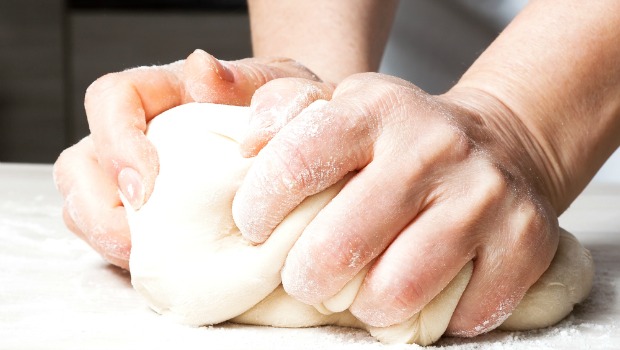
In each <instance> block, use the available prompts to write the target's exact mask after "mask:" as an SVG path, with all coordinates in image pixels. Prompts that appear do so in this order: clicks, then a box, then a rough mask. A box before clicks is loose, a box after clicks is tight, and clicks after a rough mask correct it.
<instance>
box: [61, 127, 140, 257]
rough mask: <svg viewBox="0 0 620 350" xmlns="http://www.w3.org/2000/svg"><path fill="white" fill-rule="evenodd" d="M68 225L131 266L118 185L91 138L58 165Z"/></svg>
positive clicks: (103, 251)
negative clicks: (106, 171)
mask: <svg viewBox="0 0 620 350" xmlns="http://www.w3.org/2000/svg"><path fill="white" fill-rule="evenodd" d="M54 175H55V176H54V177H55V180H56V184H57V187H58V189H59V191H60V192H61V194H62V195H63V197H64V198H65V203H64V210H63V217H64V218H65V222H66V223H67V226H68V228H69V229H70V230H71V231H72V232H74V233H76V235H77V236H78V237H80V238H82V239H84V240H85V241H86V242H88V244H90V245H91V246H92V247H93V248H94V249H95V251H97V252H98V253H100V254H101V255H102V256H103V257H104V258H105V259H106V260H107V261H109V262H110V263H112V264H114V265H117V266H120V267H122V268H125V269H128V267H129V266H128V262H129V253H130V249H131V239H130V234H129V227H128V225H127V219H126V217H125V208H124V207H123V206H122V205H121V203H120V199H119V197H118V192H117V191H116V185H115V184H114V183H113V182H112V181H110V180H109V179H108V177H107V176H105V174H104V173H103V171H102V170H101V168H100V167H99V165H98V163H97V160H96V158H95V156H94V146H93V144H92V140H91V139H90V138H85V139H83V140H82V141H80V142H79V143H78V144H77V145H75V146H73V147H71V148H69V149H67V150H66V151H64V152H63V153H62V154H61V156H60V157H59V159H58V161H57V162H56V164H55V166H54Z"/></svg>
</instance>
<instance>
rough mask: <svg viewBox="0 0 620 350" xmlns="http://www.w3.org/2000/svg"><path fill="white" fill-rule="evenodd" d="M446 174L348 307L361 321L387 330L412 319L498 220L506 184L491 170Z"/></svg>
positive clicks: (382, 256)
mask: <svg viewBox="0 0 620 350" xmlns="http://www.w3.org/2000/svg"><path fill="white" fill-rule="evenodd" d="M472 163H473V162H472ZM472 163H470V164H469V165H470V166H469V167H467V168H468V169H472V166H471V165H472ZM438 167H439V168H442V167H443V166H442V165H441V164H439V165H438ZM475 168H476V169H477V170H480V168H479V167H475ZM447 173H448V175H444V176H443V178H442V180H441V183H440V184H439V185H437V187H436V188H433V189H431V190H430V194H429V196H428V198H427V203H428V204H426V205H425V208H424V209H423V210H422V211H421V212H420V213H419V214H418V215H417V217H416V218H415V219H414V220H413V221H412V222H411V223H410V224H409V225H408V226H407V227H406V228H405V229H404V230H402V232H401V233H400V234H399V235H398V236H397V237H396V239H395V240H394V241H393V242H392V243H391V244H390V246H389V247H388V248H387V249H386V250H385V251H384V252H383V254H382V255H381V257H380V258H379V259H377V262H376V263H375V264H374V266H373V267H372V268H371V269H370V271H369V273H368V274H367V275H366V279H365V280H364V283H363V284H362V286H361V288H360V291H359V293H358V294H357V297H356V299H355V301H354V303H353V304H352V306H351V308H350V311H351V312H352V313H353V314H354V315H355V316H356V317H357V318H359V319H360V320H361V321H363V322H365V323H367V324H369V325H372V326H375V327H387V326H390V325H393V324H397V323H401V322H404V321H406V320H408V319H410V318H411V317H413V316H414V315H415V314H416V313H418V312H419V311H420V310H422V308H423V307H424V306H425V305H426V304H428V303H429V302H430V301H431V300H432V299H433V298H435V297H436V296H437V295H438V294H439V293H440V292H441V291H442V290H443V289H444V288H445V287H446V286H447V285H448V284H449V283H450V281H452V279H454V277H455V276H456V275H457V274H458V272H459V271H460V270H461V269H462V268H463V266H465V264H467V262H469V261H470V260H471V259H472V258H473V257H474V256H475V250H476V247H477V246H478V244H479V242H478V241H479V238H480V237H481V232H484V231H485V230H486V223H487V222H494V221H495V217H494V216H495V215H496V214H495V209H494V208H495V206H496V205H497V203H498V202H500V201H502V200H503V198H504V194H505V190H506V187H505V183H504V181H503V180H502V179H501V177H500V178H497V177H495V175H493V172H490V173H489V172H480V174H478V175H477V177H476V178H471V176H467V174H465V173H464V172H463V171H461V172H459V171H454V170H451V171H448V172H447ZM425 177H426V178H427V179H432V178H436V177H433V176H425ZM465 179H471V180H470V181H465ZM432 182H433V181H431V183H432ZM422 186H428V184H424V185H422Z"/></svg>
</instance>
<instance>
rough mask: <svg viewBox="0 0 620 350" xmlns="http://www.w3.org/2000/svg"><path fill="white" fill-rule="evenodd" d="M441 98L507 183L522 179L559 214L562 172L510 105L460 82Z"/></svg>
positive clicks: (529, 127) (560, 208)
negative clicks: (453, 107)
mask: <svg viewBox="0 0 620 350" xmlns="http://www.w3.org/2000/svg"><path fill="white" fill-rule="evenodd" d="M441 98H442V99H444V100H445V101H448V103H449V104H451V105H453V106H455V108H457V109H458V111H459V112H458V115H459V116H460V118H461V120H460V121H458V123H459V124H460V125H461V127H463V126H464V128H465V130H464V131H465V132H466V133H467V134H468V136H469V137H470V138H471V140H472V142H473V143H474V145H475V148H476V150H477V151H479V152H482V153H483V154H485V155H487V156H490V157H491V158H492V159H493V161H494V162H495V164H496V166H497V167H498V168H499V169H500V170H501V171H502V172H503V173H504V174H505V176H506V177H507V178H508V179H510V181H511V182H515V181H516V182H521V183H523V182H524V183H525V184H526V186H527V188H531V190H532V191H534V192H536V193H537V194H538V195H540V196H543V197H545V198H546V199H547V200H548V201H549V203H550V204H551V206H552V207H553V208H554V210H555V211H556V213H557V214H558V215H559V214H560V213H561V211H562V210H563V209H562V208H563V205H564V204H563V203H564V197H565V196H564V194H563V188H564V185H563V184H564V182H565V176H564V172H563V171H562V170H561V169H560V167H559V166H558V164H557V161H556V159H555V158H554V157H553V156H552V155H550V152H549V151H548V150H547V148H546V145H545V143H544V142H541V141H540V139H539V137H538V136H537V134H536V132H534V131H533V130H532V129H531V126H530V125H528V124H527V123H526V122H524V121H523V120H522V119H521V118H520V117H519V115H518V114H517V113H515V111H514V110H513V109H511V108H510V104H508V103H506V102H505V101H502V100H501V99H500V98H498V97H497V96H495V95H494V94H493V93H491V92H489V91H488V90H485V89H481V88H477V87H475V86H471V85H462V84H457V85H456V86H455V87H453V88H452V89H451V90H450V91H448V92H447V93H446V94H444V95H442V96H441Z"/></svg>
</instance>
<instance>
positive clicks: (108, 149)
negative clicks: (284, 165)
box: [55, 50, 318, 268]
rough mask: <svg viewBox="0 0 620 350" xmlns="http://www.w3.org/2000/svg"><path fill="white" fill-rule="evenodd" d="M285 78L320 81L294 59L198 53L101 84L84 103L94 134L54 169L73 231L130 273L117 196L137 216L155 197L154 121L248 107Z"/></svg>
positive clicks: (125, 232)
mask: <svg viewBox="0 0 620 350" xmlns="http://www.w3.org/2000/svg"><path fill="white" fill-rule="evenodd" d="M279 77H302V78H305V79H310V80H318V78H317V77H316V76H315V75H314V74H313V73H312V72H310V71H309V70H308V69H306V68H305V67H303V66H302V65H300V64H298V63H296V62H294V61H292V60H289V59H276V58H253V59H244V60H239V61H230V62H224V61H219V60H217V59H215V58H214V57H213V56H211V55H209V54H207V53H206V52H204V51H201V50H197V51H195V52H194V53H192V54H191V55H190V56H189V57H188V58H187V59H186V60H182V61H178V62H175V63H172V64H168V65H164V66H153V67H140V68H134V69H130V70H127V71H123V72H120V73H112V74H108V75H106V76H104V77H102V78H100V79H98V80H97V81H95V82H94V83H93V84H92V85H91V86H90V87H89V88H88V90H87V92H86V97H85V107H86V114H87V115H88V122H89V126H90V130H91V132H92V134H91V135H90V136H89V137H88V138H87V139H85V140H83V141H82V142H80V143H78V144H76V145H75V146H73V147H71V148H69V149H68V150H66V151H65V152H63V154H62V155H61V156H60V157H59V159H58V161H57V162H56V165H55V179H56V182H57V185H58V188H59V189H60V192H61V194H62V195H63V197H64V198H65V203H64V204H65V205H64V218H65V222H66V223H67V226H68V227H69V228H70V229H71V230H72V231H73V232H75V233H76V234H77V235H78V236H80V237H82V238H84V239H85V240H86V241H87V242H88V243H90V244H91V245H92V246H93V248H94V249H95V250H97V251H98V252H99V253H101V254H102V255H103V256H104V257H105V258H106V259H107V260H108V261H110V262H111V263H113V264H115V265H118V266H121V267H123V268H128V264H127V262H128V259H129V252H130V249H131V239H130V235H129V231H128V228H127V222H126V219H125V218H124V215H123V214H122V213H123V208H122V204H121V202H120V198H119V195H118V191H119V190H120V191H121V192H122V193H123V194H124V195H125V197H126V198H127V199H128V200H129V203H130V204H131V205H132V207H134V208H135V209H137V208H140V207H141V206H142V205H143V204H144V203H145V202H146V201H147V200H148V198H149V196H150V193H151V191H152V188H153V183H154V181H155V178H156V176H157V173H158V167H159V162H158V158H157V152H156V151H155V149H154V148H153V146H152V145H151V144H150V142H148V140H147V139H146V137H145V135H144V133H145V130H146V125H147V122H148V121H149V120H151V119H152V118H153V117H155V116H156V115H158V114H160V113H161V112H163V111H165V110H168V109H170V108H172V107H175V106H178V105H181V104H184V103H188V102H194V101H197V102H214V103H221V104H231V105H247V104H249V103H250V99H251V97H252V95H253V94H254V91H255V90H256V89H257V88H258V87H260V86H261V85H263V84H265V83H266V82H267V81H270V80H273V79H276V78H279Z"/></svg>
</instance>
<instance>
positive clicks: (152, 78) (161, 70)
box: [85, 63, 184, 208]
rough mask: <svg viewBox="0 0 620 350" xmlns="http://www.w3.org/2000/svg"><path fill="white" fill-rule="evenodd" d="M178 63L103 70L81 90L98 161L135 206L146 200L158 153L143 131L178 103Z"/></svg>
mask: <svg viewBox="0 0 620 350" xmlns="http://www.w3.org/2000/svg"><path fill="white" fill-rule="evenodd" d="M179 65H180V63H175V64H173V65H172V66H164V67H152V68H139V69H133V70H128V71H125V72H121V73H114V74H108V75H106V76H104V77H102V78H100V79H98V80H97V81H95V82H94V83H93V84H92V85H91V86H90V87H89V88H88V90H87V92H86V96H85V108H86V114H87V116H88V123H89V126H90V129H91V132H92V139H93V142H94V145H95V150H96V154H97V156H98V159H99V163H100V166H101V167H102V168H103V170H104V171H105V173H106V174H108V176H109V177H110V179H112V181H113V182H114V183H118V186H116V187H115V188H119V189H120V190H121V191H123V193H124V194H125V196H126V197H127V198H128V199H129V200H130V202H131V203H132V206H133V207H134V208H139V207H140V206H142V204H143V203H144V202H145V201H146V200H147V199H148V196H149V194H150V192H151V190H152V186H153V183H154V181H155V177H156V176H157V171H158V161H157V152H156V151H155V149H154V148H153V146H152V145H151V144H150V143H149V142H148V141H147V139H146V136H145V135H144V133H145V131H146V125H147V122H148V121H149V120H150V119H152V118H153V117H154V116H156V115H157V114H159V113H161V112H163V111H165V110H167V109H169V108H172V107H174V106H176V105H179V104H181V103H182V102H183V95H184V91H183V86H182V84H181V81H180V80H179V67H178V66H179Z"/></svg>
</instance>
